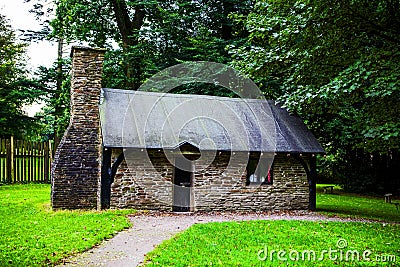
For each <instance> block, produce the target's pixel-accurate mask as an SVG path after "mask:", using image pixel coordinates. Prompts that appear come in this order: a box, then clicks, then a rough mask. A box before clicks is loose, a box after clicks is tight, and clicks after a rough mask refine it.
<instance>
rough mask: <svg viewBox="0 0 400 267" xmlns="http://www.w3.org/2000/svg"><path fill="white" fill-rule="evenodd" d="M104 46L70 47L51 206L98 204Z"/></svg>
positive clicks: (80, 206)
mask: <svg viewBox="0 0 400 267" xmlns="http://www.w3.org/2000/svg"><path fill="white" fill-rule="evenodd" d="M104 53H105V50H104V49H92V48H87V47H73V48H72V51H71V56H72V77H71V118H70V122H69V126H68V129H67V130H66V132H65V133H64V136H63V138H62V140H61V142H60V144H59V146H58V148H57V151H56V153H55V156H54V161H53V165H52V167H51V186H52V188H51V203H52V207H53V209H90V208H97V209H99V208H100V177H101V151H102V148H101V146H102V142H101V130H100V118H99V100H100V92H101V77H102V65H103V60H104Z"/></svg>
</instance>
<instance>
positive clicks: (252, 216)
mask: <svg viewBox="0 0 400 267" xmlns="http://www.w3.org/2000/svg"><path fill="white" fill-rule="evenodd" d="M130 219H131V221H132V224H133V225H132V227H131V228H129V229H128V230H125V231H122V232H120V233H118V234H117V235H116V236H115V237H113V238H112V239H110V240H108V241H105V242H103V243H102V244H101V245H99V246H97V247H95V248H93V249H91V250H88V251H87V252H84V253H82V254H79V255H77V256H74V257H72V258H68V259H67V260H65V262H64V264H63V265H60V266H67V267H76V266H82V267H83V266H85V267H86V266H96V267H97V266H107V267H109V266H110V267H112V266H116V267H117V266H118V267H125V266H126V267H132V266H138V265H140V264H141V263H142V262H143V260H144V257H145V254H146V253H148V252H150V251H152V250H153V249H154V247H155V246H156V245H158V244H160V243H161V242H162V241H163V240H166V239H169V238H171V237H172V236H173V235H174V234H176V233H178V232H181V231H183V230H185V229H187V228H188V227H190V226H191V225H193V224H195V223H207V222H224V221H247V220H309V221H318V220H329V221H343V222H348V221H354V220H350V219H342V218H328V217H326V216H323V215H320V214H318V213H312V212H308V211H291V212H274V213H271V212H267V213H243V214H238V213H137V214H136V215H134V216H131V217H130ZM357 221H366V220H357Z"/></svg>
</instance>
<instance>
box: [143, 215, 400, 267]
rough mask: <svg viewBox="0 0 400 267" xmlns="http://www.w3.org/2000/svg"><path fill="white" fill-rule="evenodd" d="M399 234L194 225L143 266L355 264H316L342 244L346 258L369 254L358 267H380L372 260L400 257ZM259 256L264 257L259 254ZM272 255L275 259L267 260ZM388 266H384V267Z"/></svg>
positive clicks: (304, 226)
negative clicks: (353, 252) (383, 256)
mask: <svg viewBox="0 0 400 267" xmlns="http://www.w3.org/2000/svg"><path fill="white" fill-rule="evenodd" d="M399 231H400V226H399V225H382V224H377V223H342V222H326V221H318V222H309V221H285V220H276V221H273V220H272V221H243V222H225V223H207V224H195V225H194V226H192V227H190V228H189V229H188V230H186V231H185V232H183V233H181V234H178V235H177V236H175V237H174V238H172V239H170V240H168V241H164V242H163V243H162V244H161V245H159V246H158V247H157V248H156V249H155V250H153V251H152V252H150V253H149V254H147V257H146V263H147V264H148V265H146V266H189V265H190V266H214V265H217V266H264V265H265V266H315V264H317V265H318V266H331V265H333V264H334V265H340V266H354V264H355V263H356V262H355V261H351V260H350V261H348V262H346V261H345V260H340V259H339V258H337V259H336V260H331V259H329V256H328V254H325V256H324V255H322V258H323V260H318V259H319V258H320V257H321V253H322V251H323V250H329V249H330V248H331V249H332V250H335V249H338V247H337V242H338V240H340V239H345V240H346V241H347V247H345V248H344V249H343V251H344V254H346V251H347V250H358V251H360V255H362V253H363V251H364V250H366V249H369V250H371V257H370V258H371V261H370V262H368V261H362V260H361V261H360V262H357V264H358V263H359V264H362V266H376V265H377V264H381V263H378V262H376V260H375V256H376V255H381V254H386V255H387V254H390V255H396V256H398V255H399V245H398V242H397V236H398V234H399ZM260 250H264V252H261V253H260ZM265 250H267V252H266V253H267V257H266V259H265V261H261V260H259V258H258V256H259V255H260V256H261V259H263V257H265V254H264V253H265ZM273 250H274V251H275V253H274V254H273V256H272V259H271V257H270V255H271V254H270V253H271V252H272V251H273ZM280 250H284V251H286V255H283V257H284V258H286V259H287V260H279V259H278V257H277V253H278V251H280ZM294 250H296V251H298V252H299V253H300V258H299V261H293V260H290V258H289V252H290V251H294ZM311 250H312V251H314V252H315V253H316V259H315V260H314V261H313V260H307V259H308V258H307V257H306V258H305V259H304V260H302V258H301V255H302V252H303V251H311ZM292 255H293V254H292ZM281 256H282V255H281ZM292 257H295V255H293V256H292ZM344 259H345V258H344ZM390 265H391V263H383V265H382V266H390Z"/></svg>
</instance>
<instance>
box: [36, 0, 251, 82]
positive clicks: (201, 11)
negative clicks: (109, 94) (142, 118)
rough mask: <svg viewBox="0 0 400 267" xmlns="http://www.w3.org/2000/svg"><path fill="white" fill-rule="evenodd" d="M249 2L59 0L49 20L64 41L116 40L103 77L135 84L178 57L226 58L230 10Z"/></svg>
mask: <svg viewBox="0 0 400 267" xmlns="http://www.w3.org/2000/svg"><path fill="white" fill-rule="evenodd" d="M42 1H45V0H42ZM250 4H251V1H244V2H243V1H238V0H224V1H201V0H197V1H185V0H178V1H169V0H168V1H156V0H148V1H130V0H126V1H122V0H100V1H87V0H59V1H57V9H56V18H55V19H54V20H53V21H52V22H51V25H52V27H53V36H63V37H64V38H65V40H67V41H71V40H79V41H83V42H88V43H89V44H90V45H94V46H100V47H108V48H111V44H112V43H113V44H115V43H117V44H118V45H119V46H120V48H121V49H114V50H112V51H111V52H110V53H109V54H108V55H107V60H108V62H106V65H105V74H106V76H105V79H104V82H105V84H106V85H107V86H108V85H110V86H113V87H120V88H130V89H134V90H136V89H138V88H139V86H140V85H141V84H142V83H143V82H144V81H145V80H146V79H147V78H148V77H150V76H151V75H152V74H154V73H156V72H157V71H159V70H161V69H164V68H166V67H168V66H172V65H175V64H177V63H181V62H182V61H187V60H210V61H216V62H221V63H225V62H228V61H229V57H230V56H229V55H228V54H227V53H226V50H225V47H226V45H227V44H231V43H232V42H234V41H236V40H235V38H237V37H234V36H233V34H232V33H233V30H234V29H233V24H232V20H231V19H230V18H229V14H231V13H234V12H240V13H243V12H248V11H249V7H250ZM115 70H117V73H116V71H115ZM121 73H123V74H124V75H122V74H121ZM111 77H118V78H117V79H114V78H111Z"/></svg>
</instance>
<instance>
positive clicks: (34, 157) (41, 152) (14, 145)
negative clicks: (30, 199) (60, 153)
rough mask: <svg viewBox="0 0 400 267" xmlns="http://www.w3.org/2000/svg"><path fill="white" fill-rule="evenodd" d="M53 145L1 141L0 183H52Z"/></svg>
mask: <svg viewBox="0 0 400 267" xmlns="http://www.w3.org/2000/svg"><path fill="white" fill-rule="evenodd" d="M51 158H52V143H51V142H50V141H48V142H29V141H24V140H15V139H14V138H13V137H11V138H10V139H0V183H29V182H42V183H48V182H49V181H50V165H51Z"/></svg>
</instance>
